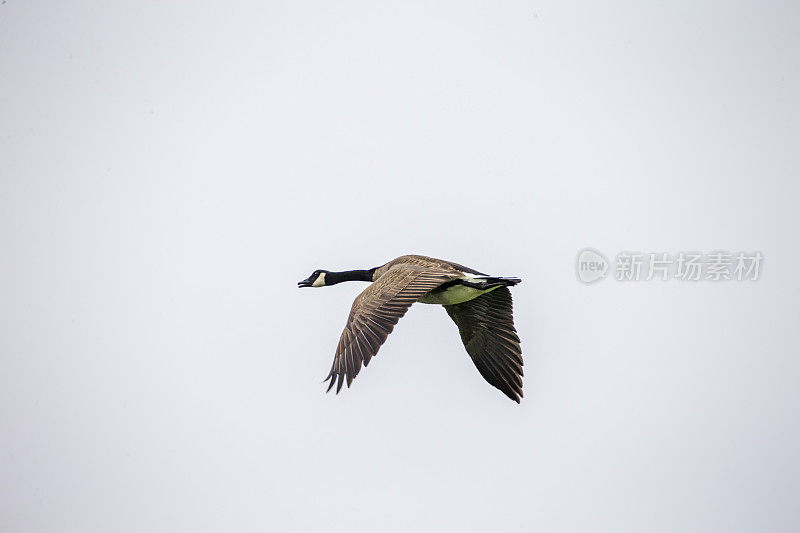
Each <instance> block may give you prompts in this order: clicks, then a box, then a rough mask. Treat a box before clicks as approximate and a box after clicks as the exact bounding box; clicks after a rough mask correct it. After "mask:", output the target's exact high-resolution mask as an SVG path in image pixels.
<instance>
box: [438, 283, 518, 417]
mask: <svg viewBox="0 0 800 533" xmlns="http://www.w3.org/2000/svg"><path fill="white" fill-rule="evenodd" d="M444 308H445V309H446V310H447V314H449V315H450V318H452V319H453V321H454V322H455V323H456V325H457V326H458V331H459V333H461V340H462V341H463V342H464V347H465V348H466V349H467V353H468V354H469V355H470V357H471V358H472V362H473V363H475V366H476V367H477V368H478V372H480V373H481V375H482V376H483V377H484V379H486V381H488V382H489V383H490V384H491V385H493V386H495V387H497V388H498V389H500V391H502V392H503V394H505V395H506V396H508V397H509V398H511V399H512V400H514V401H515V402H517V403H519V401H520V398H521V397H522V349H521V348H520V347H519V344H520V340H519V337H518V336H517V330H516V329H514V316H513V305H512V301H511V292H510V291H509V290H508V287H500V288H499V289H495V290H493V291H491V292H487V293H486V294H482V295H480V296H478V297H477V298H475V299H472V300H469V301H468V302H464V303H461V304H456V305H445V306H444Z"/></svg>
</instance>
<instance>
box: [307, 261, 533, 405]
mask: <svg viewBox="0 0 800 533" xmlns="http://www.w3.org/2000/svg"><path fill="white" fill-rule="evenodd" d="M343 281H369V282H372V285H370V286H369V287H367V288H366V289H364V291H363V292H362V293H361V294H359V295H358V296H357V297H356V299H355V301H354V302H353V307H352V309H350V316H349V317H348V319H347V325H346V326H345V328H344V331H343V332H342V336H341V338H340V339H339V345H338V346H337V347H336V355H335V356H334V359H333V366H332V367H331V371H330V373H329V374H328V377H327V378H325V381H328V380H330V384H329V385H328V390H329V391H330V390H331V388H332V387H333V385H334V383H336V393H337V394H338V393H339V391H340V390H341V389H342V383H343V382H344V381H345V380H346V381H347V386H348V387H350V384H351V383H352V382H353V379H354V378H355V377H356V376H357V375H358V372H359V371H360V370H361V364H362V363H363V364H364V366H367V365H368V364H369V362H370V360H371V359H372V357H374V356H375V355H376V354H377V353H378V350H379V349H380V347H381V345H382V344H383V343H384V341H386V337H387V336H388V335H389V333H391V332H392V329H394V326H395V324H397V321H398V320H400V318H401V317H402V316H403V315H404V314H405V313H406V311H408V308H409V307H411V304H413V303H414V302H422V303H425V304H439V305H442V306H444V308H445V310H446V311H447V314H449V315H450V318H452V319H453V321H454V322H455V323H456V326H458V331H459V333H460V334H461V340H462V341H463V343H464V347H465V348H466V349H467V353H468V354H469V356H470V357H471V358H472V362H473V363H475V366H476V367H477V368H478V372H480V373H481V375H482V376H483V377H484V379H486V381H488V382H489V383H490V384H491V385H493V386H495V387H497V388H498V389H500V391H502V392H503V394H505V395H506V396H508V397H509V398H511V399H512V400H514V401H515V402H517V403H519V401H520V398H521V397H522V364H523V363H522V350H521V349H520V347H519V345H520V340H519V337H518V336H517V332H516V330H515V329H514V317H513V308H512V301H511V292H510V291H509V290H508V287H510V286H513V285H516V284H517V283H520V282H521V281H522V280H520V279H519V278H499V277H493V276H487V275H486V274H482V273H480V272H478V271H477V270H473V269H471V268H467V267H464V266H461V265H459V264H456V263H451V262H450V261H443V260H441V259H434V258H432V257H425V256H421V255H404V256H401V257H398V258H397V259H395V260H393V261H389V262H388V263H386V264H385V265H383V266H379V267H375V268H370V269H369V270H348V271H345V272H329V271H327V270H315V271H314V272H313V273H312V274H311V275H310V276H309V277H308V278H306V279H304V280H303V281H301V282H299V283H298V284H297V285H298V287H325V286H329V285H336V284H337V283H341V282H343Z"/></svg>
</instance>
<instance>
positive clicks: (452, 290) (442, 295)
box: [417, 285, 498, 305]
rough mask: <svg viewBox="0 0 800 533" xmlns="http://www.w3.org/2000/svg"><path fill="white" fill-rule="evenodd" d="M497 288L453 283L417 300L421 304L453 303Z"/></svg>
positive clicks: (465, 300) (468, 299)
mask: <svg viewBox="0 0 800 533" xmlns="http://www.w3.org/2000/svg"><path fill="white" fill-rule="evenodd" d="M497 288H498V287H492V288H491V289H476V288H474V287H467V286H466V285H453V286H452V287H448V288H446V289H445V290H443V291H433V292H429V293H428V294H426V295H425V296H423V297H422V298H420V299H419V300H417V301H418V302H420V303H423V304H437V305H455V304H460V303H464V302H468V301H470V300H472V299H474V298H477V297H478V296H480V295H481V294H484V293H487V292H489V291H493V290H495V289H497Z"/></svg>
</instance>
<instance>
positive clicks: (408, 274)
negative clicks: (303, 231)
mask: <svg viewBox="0 0 800 533" xmlns="http://www.w3.org/2000/svg"><path fill="white" fill-rule="evenodd" d="M460 275H461V274H460V273H459V272H458V271H457V270H455V269H446V268H436V267H431V266H421V265H413V264H400V265H396V266H393V267H391V268H390V269H389V270H387V271H386V272H385V273H384V274H383V275H382V276H381V277H380V278H378V280H377V281H375V282H374V283H372V285H370V286H369V287H367V288H366V289H365V290H364V291H363V292H362V293H361V294H359V295H358V296H357V297H356V299H355V301H354V302H353V307H352V308H351V309H350V315H349V317H348V318H347V325H346V326H345V328H344V331H343V332H342V335H341V337H340V338H339V344H338V346H337V347H336V355H335V356H334V358H333V365H332V366H331V370H330V372H329V373H328V377H327V378H325V381H330V383H329V384H328V390H329V391H330V390H331V389H332V388H333V386H334V384H335V385H336V392H337V393H338V392H339V391H340V390H341V389H342V386H343V384H344V383H345V382H346V383H347V386H348V387H349V386H350V384H351V383H352V382H353V379H355V377H356V376H357V375H358V373H359V372H360V371H361V366H362V364H363V366H367V365H368V364H369V362H370V360H371V359H372V358H373V357H375V355H376V354H377V353H378V350H379V349H380V347H381V345H383V343H384V342H386V338H387V337H388V336H389V334H390V333H391V332H392V330H393V329H394V326H395V325H396V324H397V322H398V321H399V320H400V319H401V318H402V317H403V315H405V314H406V311H408V308H409V307H411V304H413V303H414V302H416V301H417V300H418V299H419V298H420V297H421V296H423V295H425V294H426V293H428V292H430V291H432V290H433V289H435V288H436V287H438V286H439V285H441V284H442V283H445V282H447V281H450V280H452V279H455V278H457V277H459V276H460Z"/></svg>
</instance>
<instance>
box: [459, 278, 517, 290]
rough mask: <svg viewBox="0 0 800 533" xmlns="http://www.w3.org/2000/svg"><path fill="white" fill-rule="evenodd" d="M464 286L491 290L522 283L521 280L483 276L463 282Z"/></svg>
mask: <svg viewBox="0 0 800 533" xmlns="http://www.w3.org/2000/svg"><path fill="white" fill-rule="evenodd" d="M462 283H463V284H464V285H467V286H470V287H475V288H476V289H481V290H484V289H491V288H493V287H513V286H514V285H516V284H517V283H522V280H521V279H519V278H498V277H494V276H481V277H477V278H473V279H471V280H469V281H462Z"/></svg>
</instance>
